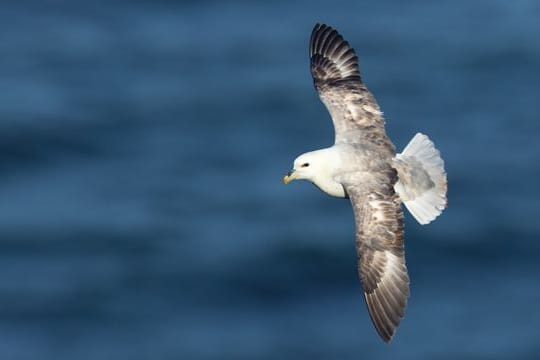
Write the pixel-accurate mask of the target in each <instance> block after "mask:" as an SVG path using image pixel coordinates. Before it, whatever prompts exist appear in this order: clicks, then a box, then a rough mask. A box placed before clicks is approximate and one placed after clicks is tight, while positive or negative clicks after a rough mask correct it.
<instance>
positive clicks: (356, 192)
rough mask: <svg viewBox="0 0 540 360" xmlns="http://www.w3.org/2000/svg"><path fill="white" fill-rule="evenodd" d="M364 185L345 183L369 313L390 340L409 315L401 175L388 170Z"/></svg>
mask: <svg viewBox="0 0 540 360" xmlns="http://www.w3.org/2000/svg"><path fill="white" fill-rule="evenodd" d="M380 176H383V177H385V178H386V179H382V180H383V181H381V179H376V180H377V181H372V182H368V184H367V185H366V184H364V185H352V186H345V189H346V191H347V194H348V195H349V198H350V199H351V203H352V207H353V211H354V218H355V223H356V250H357V255H358V273H359V275H360V280H361V282H362V288H363V290H364V298H365V300H366V304H367V307H368V311H369V315H370V317H371V320H372V321H373V324H374V325H375V328H376V329H377V332H378V333H379V335H380V336H381V338H382V339H383V340H384V341H386V342H389V341H390V340H391V339H392V336H393V335H394V332H395V330H396V328H397V327H398V325H399V323H400V321H401V319H402V318H403V316H404V314H405V307H406V305H407V298H408V297H409V275H408V274H407V267H406V265H405V253H404V248H403V212H402V210H401V202H400V199H399V197H398V195H397V194H396V193H395V192H394V186H393V185H394V183H395V182H396V179H397V175H396V173H395V170H393V169H388V171H386V172H385V173H384V174H378V175H377V177H380Z"/></svg>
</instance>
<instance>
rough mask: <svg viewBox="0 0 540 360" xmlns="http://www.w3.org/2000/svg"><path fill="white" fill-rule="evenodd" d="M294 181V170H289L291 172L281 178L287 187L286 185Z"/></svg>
mask: <svg viewBox="0 0 540 360" xmlns="http://www.w3.org/2000/svg"><path fill="white" fill-rule="evenodd" d="M294 179H296V174H295V173H294V170H291V171H289V173H288V174H287V175H285V176H284V177H283V183H284V184H285V185H287V184H288V183H290V182H291V181H293V180H294Z"/></svg>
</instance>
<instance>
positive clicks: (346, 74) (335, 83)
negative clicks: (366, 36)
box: [309, 24, 384, 143]
mask: <svg viewBox="0 0 540 360" xmlns="http://www.w3.org/2000/svg"><path fill="white" fill-rule="evenodd" d="M309 55H310V59H311V75H312V76H313V82H314V84H315V88H316V89H317V92H318V93H319V97H320V98H321V101H322V102H323V103H324V105H325V106H326V108H327V109H328V111H329V112H330V116H331V117H332V121H333V123H334V129H335V133H336V143H338V142H344V141H345V142H350V140H351V139H352V138H354V132H355V131H356V132H357V131H358V130H362V129H365V128H372V127H378V128H381V129H382V128H383V127H384V119H383V117H382V113H381V111H380V110H379V106H378V105H377V102H376V101H375V99H374V98H373V95H371V93H370V92H369V91H368V89H367V88H366V87H365V85H364V84H363V82H362V79H361V77H360V71H359V69H358V57H357V56H356V54H355V52H354V49H353V48H352V47H350V46H349V43H348V42H347V41H345V40H343V37H342V36H341V35H340V34H339V33H338V32H337V31H336V30H334V29H333V28H331V27H329V26H327V25H324V24H323V25H319V24H317V25H315V27H314V28H313V32H312V33H311V40H310V45H309Z"/></svg>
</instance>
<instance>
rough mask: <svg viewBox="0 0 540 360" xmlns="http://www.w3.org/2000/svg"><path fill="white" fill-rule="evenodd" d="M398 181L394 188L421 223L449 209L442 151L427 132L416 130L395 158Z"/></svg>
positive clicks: (425, 222)
mask: <svg viewBox="0 0 540 360" xmlns="http://www.w3.org/2000/svg"><path fill="white" fill-rule="evenodd" d="M394 167H395V168H396V170H397V171H398V176H399V181H398V182H397V183H396V184H395V186H394V189H395V190H396V192H397V193H398V194H399V197H400V198H401V200H402V201H403V203H404V204H405V206H406V207H407V210H409V212H410V213H411V214H412V215H413V216H414V218H415V219H416V220H417V221H418V222H419V223H420V224H422V225H425V224H428V223H430V222H431V221H433V220H434V219H435V218H436V217H437V216H439V215H440V214H441V213H442V211H443V210H444V209H445V208H446V189H447V183H446V172H445V171H444V161H443V159H442V158H441V155H440V153H439V150H437V149H436V148H435V145H434V144H433V142H432V141H431V140H430V139H429V138H428V137H427V136H426V135H424V134H421V133H417V134H416V135H415V136H414V137H413V138H412V140H411V141H410V142H409V144H408V145H407V146H406V147H405V149H403V152H402V153H401V154H397V155H396V158H395V159H394Z"/></svg>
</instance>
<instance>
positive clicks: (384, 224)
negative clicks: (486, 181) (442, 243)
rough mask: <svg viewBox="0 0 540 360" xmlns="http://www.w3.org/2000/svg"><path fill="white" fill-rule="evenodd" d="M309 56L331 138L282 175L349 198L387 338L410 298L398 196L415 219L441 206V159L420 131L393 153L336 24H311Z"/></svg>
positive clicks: (366, 282)
mask: <svg viewBox="0 0 540 360" xmlns="http://www.w3.org/2000/svg"><path fill="white" fill-rule="evenodd" d="M309 55H310V60H311V75H312V76H313V82H314V84H315V88H316V90H317V92H318V94H319V97H320V99H321V101H322V102H323V103H324V105H325V106H326V108H327V109H328V111H329V113H330V116H331V117H332V122H333V124H334V130H335V142H334V145H333V146H331V147H328V148H325V149H321V150H315V151H310V152H307V153H304V154H302V155H300V156H298V157H297V158H296V159H295V160H294V165H293V169H292V170H291V171H289V173H288V174H287V175H286V176H285V177H284V178H283V182H284V183H285V184H288V183H289V182H291V181H292V180H301V179H303V180H308V181H311V182H312V183H313V184H315V185H316V186H317V187H318V188H319V189H321V190H322V191H323V192H325V193H327V194H328V195H331V196H334V197H338V198H348V199H350V202H351V205H352V208H353V212H354V219H355V225H356V251H357V256H358V274H359V277H360V282H361V285H362V289H363V292H364V299H365V302H366V304H367V308H368V312H369V315H370V317H371V320H372V322H373V324H374V326H375V329H376V330H377V333H378V334H379V335H380V336H381V338H382V339H383V340H384V341H385V342H389V341H390V340H391V339H392V337H393V336H394V333H395V331H396V328H397V327H398V325H399V323H400V321H401V319H403V316H404V314H405V307H406V305H407V298H408V297H409V275H408V273H407V267H406V264H405V252H404V245H403V211H402V209H401V203H404V204H405V206H406V207H407V209H408V210H409V212H410V213H411V214H412V215H413V216H414V218H415V219H416V220H417V221H418V222H419V223H420V224H427V223H429V222H431V221H432V220H434V219H435V218H436V217H437V216H438V215H440V214H441V212H442V211H443V209H444V208H445V207H446V188H447V187H446V172H445V170H444V162H443V160H442V159H441V156H440V153H439V151H438V150H437V149H436V148H435V146H434V145H433V142H431V140H430V139H429V138H428V137H427V136H426V135H423V134H421V133H417V134H416V135H415V136H414V137H413V138H412V140H411V141H410V142H409V144H408V145H407V146H406V147H405V149H404V150H403V151H402V152H401V153H399V154H396V150H395V147H394V145H393V144H392V142H391V141H390V139H389V138H388V136H387V135H386V132H385V128H384V124H385V122H384V117H383V114H382V112H381V111H380V109H379V106H378V104H377V102H376V101H375V98H374V97H373V95H372V94H371V93H370V92H369V90H368V89H367V88H366V86H365V84H364V82H363V81H362V78H361V76H360V71H359V67H358V57H357V56H356V54H355V51H354V50H353V48H351V47H350V46H349V44H348V43H347V41H345V40H344V39H343V37H342V36H341V35H340V34H339V33H338V32H337V31H336V30H335V29H333V28H332V27H330V26H327V25H324V24H322V25H321V24H317V25H315V27H314V29H313V32H312V34H311V40H310V45H309Z"/></svg>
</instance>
